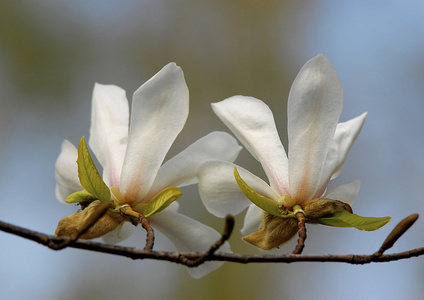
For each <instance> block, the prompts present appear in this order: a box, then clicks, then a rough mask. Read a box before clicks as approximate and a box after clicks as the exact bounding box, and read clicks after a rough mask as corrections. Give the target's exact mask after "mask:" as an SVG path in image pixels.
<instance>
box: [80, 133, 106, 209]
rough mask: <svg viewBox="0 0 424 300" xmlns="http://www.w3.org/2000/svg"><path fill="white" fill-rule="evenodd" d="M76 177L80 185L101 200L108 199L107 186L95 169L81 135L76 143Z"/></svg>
mask: <svg viewBox="0 0 424 300" xmlns="http://www.w3.org/2000/svg"><path fill="white" fill-rule="evenodd" d="M77 164H78V177H79V180H80V183H81V185H82V187H83V188H84V189H85V190H86V191H87V192H88V193H90V194H92V195H93V196H95V197H96V199H99V200H100V201H101V202H107V201H109V200H110V190H109V187H108V186H107V185H106V183H104V181H103V179H102V176H100V174H99V171H97V168H96V165H95V164H94V162H93V159H92V158H91V156H90V152H88V148H87V144H86V143H85V138H84V137H82V138H81V140H80V143H79V145H78V159H77Z"/></svg>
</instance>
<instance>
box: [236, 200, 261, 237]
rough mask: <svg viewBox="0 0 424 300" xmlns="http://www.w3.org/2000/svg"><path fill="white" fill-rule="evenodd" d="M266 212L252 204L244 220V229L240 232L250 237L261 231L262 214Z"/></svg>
mask: <svg viewBox="0 0 424 300" xmlns="http://www.w3.org/2000/svg"><path fill="white" fill-rule="evenodd" d="M263 212H264V211H263V210H262V209H260V208H259V207H258V206H256V205H255V204H251V205H250V206H249V208H248V209H247V213H246V216H245V218H244V224H243V228H242V229H241V230H240V232H241V233H242V234H243V235H248V234H249V233H252V232H254V231H257V230H259V225H260V223H261V218H262V213H263Z"/></svg>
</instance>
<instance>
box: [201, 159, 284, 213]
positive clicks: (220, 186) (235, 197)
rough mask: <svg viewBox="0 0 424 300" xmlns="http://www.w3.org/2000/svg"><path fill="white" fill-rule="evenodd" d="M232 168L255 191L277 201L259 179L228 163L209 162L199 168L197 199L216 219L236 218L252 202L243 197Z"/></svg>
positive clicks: (268, 187)
mask: <svg viewBox="0 0 424 300" xmlns="http://www.w3.org/2000/svg"><path fill="white" fill-rule="evenodd" d="M234 167H237V170H238V172H239V174H240V176H241V178H243V180H244V181H245V182H246V183H247V184H248V185H249V186H250V187H251V188H253V189H254V190H255V191H256V192H258V193H259V194H261V195H263V196H266V197H268V198H271V199H274V200H277V199H278V198H279V195H278V194H277V193H276V192H275V191H274V190H273V189H272V188H271V187H270V186H269V185H268V184H267V183H266V182H265V181H263V180H262V179H260V178H259V177H257V176H256V175H253V174H252V173H250V172H249V171H247V170H245V169H243V168H241V167H239V166H236V165H234V164H232V163H229V162H223V161H211V162H208V163H205V164H204V165H202V166H201V167H200V168H199V172H198V174H197V176H198V177H199V192H200V197H201V199H202V201H203V204H204V205H205V207H206V209H207V210H208V211H209V212H210V213H211V214H214V215H215V216H217V217H220V218H223V217H225V216H226V215H227V214H231V215H237V214H239V213H240V212H241V211H243V210H244V209H245V208H247V207H248V206H249V205H250V204H252V202H250V200H249V199H247V198H246V196H245V195H244V194H243V192H242V191H241V190H240V188H239V187H238V185H237V182H236V180H235V178H234Z"/></svg>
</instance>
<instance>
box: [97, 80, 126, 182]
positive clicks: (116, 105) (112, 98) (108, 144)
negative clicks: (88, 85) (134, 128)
mask: <svg viewBox="0 0 424 300" xmlns="http://www.w3.org/2000/svg"><path fill="white" fill-rule="evenodd" d="M128 122H129V107H128V100H127V97H126V95H125V91H124V90H123V89H121V88H120V87H117V86H115V85H101V84H96V85H95V86H94V91H93V103H92V110H91V127H90V140H89V145H90V147H91V149H92V150H93V152H94V154H95V155H96V157H97V159H98V160H99V162H100V164H101V165H102V167H103V180H104V181H105V183H106V184H107V185H108V186H114V187H119V180H120V176H121V170H122V164H123V163H124V157H125V151H126V149H127V141H128Z"/></svg>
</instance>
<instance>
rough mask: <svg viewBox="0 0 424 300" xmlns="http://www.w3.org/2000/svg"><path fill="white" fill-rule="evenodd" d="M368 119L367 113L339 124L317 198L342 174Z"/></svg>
mask: <svg viewBox="0 0 424 300" xmlns="http://www.w3.org/2000/svg"><path fill="white" fill-rule="evenodd" d="M366 117H367V113H363V114H362V115H360V116H358V117H356V118H354V119H351V120H349V121H347V122H343V123H339V124H337V128H336V133H335V134H334V138H333V143H332V144H331V147H330V150H329V151H328V155H327V161H326V163H325V167H324V171H323V173H322V176H321V183H320V189H318V192H317V193H316V194H315V198H316V197H319V196H320V195H321V194H322V193H323V192H324V190H325V188H326V186H327V184H328V182H329V181H330V179H334V178H336V177H337V176H338V175H339V174H340V172H341V170H342V168H343V165H344V163H345V161H346V159H347V156H348V154H349V151H350V148H351V147H352V146H353V143H354V142H355V140H356V138H357V137H358V135H359V132H360V131H361V129H362V126H363V125H364V122H365V118H366Z"/></svg>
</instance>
